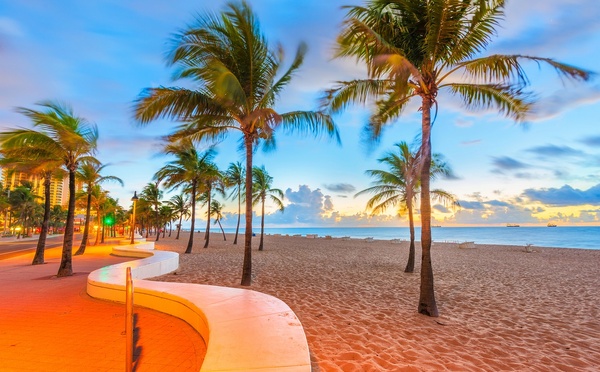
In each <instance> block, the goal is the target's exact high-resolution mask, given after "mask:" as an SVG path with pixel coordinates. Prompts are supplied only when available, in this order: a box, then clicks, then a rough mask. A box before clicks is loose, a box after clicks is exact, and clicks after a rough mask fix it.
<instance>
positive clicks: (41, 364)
mask: <svg viewBox="0 0 600 372" xmlns="http://www.w3.org/2000/svg"><path fill="white" fill-rule="evenodd" d="M76 248H77V247H75V249H76ZM60 253H61V248H54V249H49V250H47V251H46V264H44V265H36V266H32V265H31V260H32V259H33V254H27V255H23V256H19V257H15V258H9V259H5V260H0V371H123V370H124V369H125V335H124V330H125V305H124V304H119V303H111V302H105V301H101V300H97V299H94V298H91V297H90V296H88V295H87V293H86V279H87V275H88V274H89V273H90V272H91V271H93V270H95V269H97V268H100V267H103V266H106V265H110V264H115V263H119V262H123V261H127V260H130V259H128V258H119V257H114V256H110V246H108V245H106V246H98V247H94V246H92V247H88V248H87V249H86V253H85V255H83V256H75V257H73V272H74V275H73V276H71V277H66V278H57V277H56V272H57V271H58V266H59V263H60ZM134 312H135V314H136V318H137V322H136V327H137V329H138V330H139V333H138V336H139V337H138V340H137V343H136V346H137V349H136V350H137V352H136V356H135V357H134V358H135V359H136V360H137V364H136V368H135V369H134V370H135V371H138V372H142V371H158V370H160V371H161V372H165V371H199V370H200V366H201V363H202V358H203V356H204V354H205V352H206V346H205V344H204V341H203V340H202V338H201V337H200V335H199V334H198V333H197V332H196V331H195V330H194V329H193V328H192V327H191V326H190V325H188V324H187V323H185V322H184V321H182V320H180V319H178V318H175V317H172V316H169V315H166V314H163V313H160V312H157V311H154V310H150V309H145V308H140V307H135V308H134Z"/></svg>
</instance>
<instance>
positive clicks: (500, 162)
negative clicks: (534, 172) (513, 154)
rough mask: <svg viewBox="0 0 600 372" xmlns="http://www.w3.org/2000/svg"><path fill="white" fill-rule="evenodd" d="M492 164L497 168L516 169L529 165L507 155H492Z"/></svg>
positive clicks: (502, 169) (501, 169)
mask: <svg viewBox="0 0 600 372" xmlns="http://www.w3.org/2000/svg"><path fill="white" fill-rule="evenodd" d="M492 164H493V165H494V166H495V167H496V168H497V169H498V170H499V171H504V170H517V169H525V168H529V165H527V164H525V163H522V162H520V161H518V160H515V159H513V158H510V157H508V156H501V157H494V158H493V161H492Z"/></svg>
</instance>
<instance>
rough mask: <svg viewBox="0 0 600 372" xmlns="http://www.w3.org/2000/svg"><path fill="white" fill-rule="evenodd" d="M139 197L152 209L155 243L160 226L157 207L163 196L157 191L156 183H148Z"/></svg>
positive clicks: (160, 191)
mask: <svg viewBox="0 0 600 372" xmlns="http://www.w3.org/2000/svg"><path fill="white" fill-rule="evenodd" d="M140 196H141V197H143V198H144V199H146V201H147V202H148V203H149V204H150V205H152V206H153V207H154V220H155V221H156V241H158V238H159V236H160V233H159V232H160V225H161V223H160V214H159V207H160V205H161V203H162V201H161V199H162V196H163V192H162V190H160V189H159V187H158V182H156V183H152V182H150V183H148V184H147V185H146V187H144V189H143V190H142V192H141V194H140Z"/></svg>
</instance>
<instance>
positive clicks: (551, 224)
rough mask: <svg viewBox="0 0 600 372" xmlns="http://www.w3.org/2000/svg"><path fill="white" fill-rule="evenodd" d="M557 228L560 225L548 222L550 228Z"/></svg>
mask: <svg viewBox="0 0 600 372" xmlns="http://www.w3.org/2000/svg"><path fill="white" fill-rule="evenodd" d="M556 226H558V225H557V224H555V223H552V222H548V227H556Z"/></svg>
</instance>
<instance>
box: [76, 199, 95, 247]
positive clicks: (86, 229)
mask: <svg viewBox="0 0 600 372" xmlns="http://www.w3.org/2000/svg"><path fill="white" fill-rule="evenodd" d="M91 209H92V194H90V193H89V192H88V196H87V206H86V208H85V225H84V226H83V237H82V240H81V244H80V245H79V249H78V250H77V252H75V256H78V255H80V254H84V253H85V248H86V246H87V243H88V236H89V233H90V212H91Z"/></svg>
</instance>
